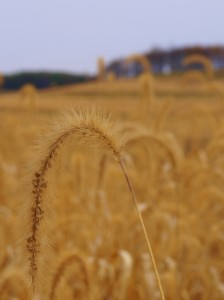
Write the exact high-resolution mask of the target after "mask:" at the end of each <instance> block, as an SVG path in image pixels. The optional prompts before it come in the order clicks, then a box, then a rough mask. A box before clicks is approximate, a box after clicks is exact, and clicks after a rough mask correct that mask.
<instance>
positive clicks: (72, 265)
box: [0, 78, 224, 300]
mask: <svg viewBox="0 0 224 300" xmlns="http://www.w3.org/2000/svg"><path fill="white" fill-rule="evenodd" d="M220 83H221V82H218V81H217V82H215V81H214V82H209V83H208V84H209V87H208V86H207V83H206V85H205V86H204V87H201V86H195V87H194V88H193V89H191V90H190V89H188V87H186V88H183V89H182V86H181V85H180V86H179V80H175V78H167V79H159V78H158V79H157V78H154V80H153V105H152V106H151V108H150V109H149V117H148V118H147V116H146V117H144V118H142V111H141V104H140V103H141V100H142V92H143V91H142V86H141V83H140V81H139V80H136V81H134V80H131V81H130V82H128V81H127V80H126V81H120V82H117V81H116V80H114V81H113V82H101V83H100V82H98V83H91V84H87V85H80V86H77V87H68V88H62V89H61V90H59V89H58V90H57V89H52V90H48V91H45V92H38V98H37V99H38V106H36V107H34V108H32V109H29V110H27V109H26V107H25V106H24V105H23V104H22V103H21V102H20V101H19V100H20V94H19V93H12V94H1V95H0V114H1V122H0V130H1V140H0V143H1V144H0V149H1V150H0V200H1V202H0V203H1V204H0V223H1V229H0V233H1V234H0V240H1V246H2V247H1V249H0V274H1V275H0V291H1V297H0V298H1V299H13V297H14V298H15V297H17V298H18V299H32V296H31V295H30V294H29V293H28V288H29V289H30V286H29V285H27V283H29V284H30V283H31V282H32V275H33V280H34V278H35V280H36V294H37V295H36V297H37V299H50V295H51V299H63V298H64V299H74V298H75V299H93V300H101V299H120V300H121V299H122V300H124V299H128V300H129V299H130V300H136V299H137V300H140V299H143V300H144V299H155V300H156V299H160V298H161V296H160V294H159V289H158V284H157V281H156V276H155V272H154V270H153V264H152V261H151V259H150V255H149V254H148V249H147V245H146V243H145V239H144V235H143V234H142V230H141V226H140V223H139V219H138V215H137V214H136V211H135V210H134V209H133V203H132V202H131V201H130V193H128V189H127V186H126V183H125V181H124V173H122V168H119V167H118V165H117V159H114V158H115V157H116V158H118V160H119V159H120V158H122V161H121V162H122V163H121V166H123V165H125V171H126V173H127V174H128V178H129V183H130V182H131V183H132V186H131V187H130V186H129V188H130V189H133V190H134V191H135V195H136V198H137V199H138V204H137V207H138V209H139V211H140V213H141V216H142V219H143V220H144V225H145V228H146V231H147V235H148V236H149V237H150V242H151V244H152V247H153V252H154V256H155V261H156V263H157V267H158V272H159V274H160V277H161V282H162V285H163V288H164V294H165V299H166V300H169V299H170V300H171V299H180V300H186V299H191V300H192V299H193V300H198V299H203V300H204V299H215V300H219V299H220V300H221V299H223V296H224V292H223V281H224V277H223V258H224V257H223V234H222V232H223V229H224V223H223V213H224V159H223V155H222V153H223V147H224V146H223V145H224V144H223V140H224V138H223V137H224V134H223V132H224V117H223V115H224V107H223V99H222V94H223V93H222V86H221V85H220ZM216 84H218V85H219V87H220V91H221V92H220V93H219V94H218V93H216V91H215V90H212V91H211V88H210V87H211V85H214V86H215V85H216ZM114 88H115V90H116V94H114V93H115V90H114ZM122 88H123V90H122ZM110 95H113V96H112V97H111V96H110ZM148 95H149V94H148ZM92 96H93V97H92ZM171 96H172V97H171ZM147 97H148V96H147ZM93 99H96V100H93ZM91 100H92V101H95V102H96V103H97V105H98V106H100V108H101V110H105V109H106V110H107V111H110V112H113V114H114V115H116V122H115V123H114V121H113V120H111V119H108V117H107V116H106V118H105V116H102V115H101V114H100V113H98V112H97V113H96V112H94V111H88V112H86V111H80V112H79V113H77V107H79V106H80V104H85V105H89V102H90V101H91ZM66 106H71V107H72V110H74V111H75V112H74V113H72V112H71V113H69V114H68V113H66V115H65V116H63V117H62V118H61V119H57V118H56V115H58V113H59V111H60V110H61V109H62V108H63V109H64V108H65V107H66ZM53 120H58V121H55V122H56V123H55V122H54V121H53ZM49 121H50V123H51V125H50V126H49V125H48V123H49ZM52 124H53V125H52ZM116 124H120V126H119V127H120V128H117V125H116ZM115 125H116V126H115ZM123 135H124V136H125V140H126V141H127V142H128V143H127V146H126V148H125V151H123V150H122V151H121V149H123V145H124V144H125V143H126V142H123V141H122V139H120V137H122V136H123ZM38 136H39V138H38V139H37V137H38ZM34 141H36V142H34ZM109 141H110V142H109ZM35 143H37V144H39V145H40V146H39V147H35V148H34V147H33V145H34V144H35ZM89 145H91V147H90V146H89ZM96 145H97V147H96ZM31 146H32V147H31ZM108 149H109V151H108ZM24 162H25V166H24ZM27 166H29V167H27ZM24 174H27V175H26V176H25V177H26V178H24V180H23V179H22V178H23V177H24ZM32 180H33V183H32ZM32 190H34V193H32ZM18 198H19V200H20V202H19V203H20V204H19V205H15V203H16V202H17V201H18ZM21 203H22V204H21ZM31 208H32V213H31V210H30V209H31ZM42 217H43V218H42ZM21 221H22V222H21ZM21 223H23V226H19V224H21ZM17 233H19V236H20V241H19V244H18V243H17V241H18V240H17ZM27 239H28V241H27ZM27 246H28V249H27ZM38 251H40V252H38ZM29 257H30V258H31V260H30V261H29V259H28V258H29ZM36 267H38V269H37V270H36ZM30 271H31V273H30ZM34 274H35V275H34ZM19 279H20V280H19ZM35 280H34V281H35ZM52 291H54V292H52ZM52 294H53V296H52ZM38 297H39V298H38Z"/></svg>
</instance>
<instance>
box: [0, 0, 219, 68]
mask: <svg viewBox="0 0 224 300" xmlns="http://www.w3.org/2000/svg"><path fill="white" fill-rule="evenodd" d="M189 44H190V45H193V44H206V45H209V44H224V0H33V1H31V0H18V1H17V0H1V1H0V72H14V71H18V70H65V71H72V72H83V71H84V72H94V71H95V70H96V60H97V58H98V57H99V56H103V57H104V58H105V60H106V62H108V61H110V60H112V59H114V58H118V57H122V56H124V55H128V54H133V53H136V52H144V51H147V50H149V49H151V48H153V47H163V48H170V47H176V46H180V45H189Z"/></svg>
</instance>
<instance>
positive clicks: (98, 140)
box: [26, 108, 165, 300]
mask: <svg viewBox="0 0 224 300" xmlns="http://www.w3.org/2000/svg"><path fill="white" fill-rule="evenodd" d="M68 142H75V144H76V143H79V144H80V143H82V144H87V143H88V144H89V143H90V144H93V145H94V146H95V145H98V146H100V147H99V148H100V149H101V148H105V149H106V150H109V151H110V152H111V153H112V155H113V156H114V157H115V158H116V159H117V161H118V163H119V165H120V167H121V169H122V171H123V174H124V177H125V179H126V181H127V184H128V187H129V190H130V192H131V195H132V198H133V201H134V203H135V205H136V209H137V213H138V217H139V221H140V224H141V226H142V230H143V233H144V236H145V240H146V243H147V246H148V249H149V253H150V256H151V259H152V264H153V268H154V271H155V274H156V278H157V282H158V286H159V290H160V294H161V299H163V300H164V299H165V298H164V294H163V290H162V286H161V283H160V279H159V274H158V271H157V268H156V263H155V260H154V257H153V252H152V249H151V246H150V242H149V238H148V235H147V231H146V228H145V225H144V221H143V219H142V216H141V213H140V211H139V209H138V204H137V199H136V196H135V194H134V191H133V188H132V185H131V183H130V179H129V177H128V174H127V172H126V169H125V166H124V163H123V159H122V154H121V153H122V149H123V146H124V142H123V141H122V138H121V136H120V130H119V128H118V127H117V126H116V124H115V123H113V122H112V120H111V118H109V117H107V118H106V117H105V115H103V114H102V113H101V112H99V111H96V110H95V109H93V108H91V109H82V110H80V111H79V112H73V113H72V114H69V115H68V114H67V115H65V116H64V118H63V119H62V120H61V121H60V120H59V121H58V122H57V124H55V125H54V127H53V128H52V129H51V130H50V131H49V133H48V135H47V136H46V140H45V141H44V142H43V143H42V145H41V153H40V155H38V157H36V159H37V162H36V165H34V170H33V171H32V173H33V180H32V205H31V207H30V204H29V203H30V199H28V204H27V206H28V207H29V208H28V214H29V220H30V221H29V222H28V224H27V227H28V229H29V230H28V236H27V238H26V247H27V250H28V253H29V269H30V274H31V283H32V287H33V290H34V291H35V287H36V282H37V281H38V279H39V277H41V272H40V269H41V267H39V263H40V261H41V259H42V260H43V258H42V256H43V253H44V252H45V253H46V252H47V251H48V250H47V249H46V243H45V242H44V239H43V237H44V236H47V232H44V231H43V230H41V227H42V223H43V221H44V219H46V218H47V217H48V215H47V211H46V212H45V206H46V205H45V202H46V200H47V199H46V198H47V191H48V190H49V187H48V175H49V171H50V169H51V168H52V166H53V162H54V160H55V159H56V157H57V155H58V153H59V150H61V151H62V150H63V147H64V145H65V143H68ZM39 156H40V157H41V158H40V157H39ZM49 204H50V203H49ZM45 230H46V229H45ZM45 260H46V259H45ZM45 263H46V262H45ZM42 265H43V266H44V264H43V262H42Z"/></svg>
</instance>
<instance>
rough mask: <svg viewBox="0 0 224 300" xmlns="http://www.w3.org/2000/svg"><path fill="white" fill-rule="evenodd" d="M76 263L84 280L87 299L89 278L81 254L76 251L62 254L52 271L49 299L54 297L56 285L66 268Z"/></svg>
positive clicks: (52, 299)
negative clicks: (54, 269) (54, 270)
mask: <svg viewBox="0 0 224 300" xmlns="http://www.w3.org/2000/svg"><path fill="white" fill-rule="evenodd" d="M74 264H76V265H77V266H79V268H80V271H81V274H82V276H84V282H85V287H86V289H85V290H86V297H87V299H89V292H90V291H89V278H88V272H87V267H86V265H85V261H84V259H83V258H82V256H81V255H80V254H79V253H77V252H71V253H66V254H65V255H63V258H62V259H61V261H60V263H59V265H58V267H57V269H56V272H55V273H54V276H53V280H52V284H51V288H50V296H49V299H50V300H54V299H55V295H56V291H57V286H58V284H59V282H60V279H61V278H62V276H63V275H64V273H65V271H66V269H67V268H68V267H69V266H71V265H74Z"/></svg>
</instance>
